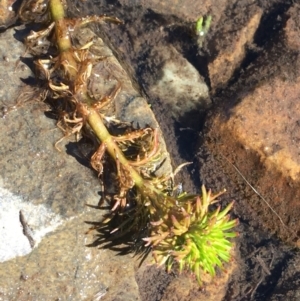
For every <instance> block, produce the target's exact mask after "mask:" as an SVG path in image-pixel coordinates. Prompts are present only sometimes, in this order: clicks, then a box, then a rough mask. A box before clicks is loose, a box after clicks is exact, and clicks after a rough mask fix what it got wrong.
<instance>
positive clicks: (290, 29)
mask: <svg viewBox="0 0 300 301" xmlns="http://www.w3.org/2000/svg"><path fill="white" fill-rule="evenodd" d="M299 13H300V6H299V4H294V5H293V6H292V7H291V8H290V9H289V11H288V12H287V15H288V17H289V19H288V20H287V22H286V26H285V28H284V31H285V35H286V41H287V44H288V46H289V47H290V48H291V49H293V50H295V51H298V50H299V48H300V34H299V27H300V25H299V18H298V16H299Z"/></svg>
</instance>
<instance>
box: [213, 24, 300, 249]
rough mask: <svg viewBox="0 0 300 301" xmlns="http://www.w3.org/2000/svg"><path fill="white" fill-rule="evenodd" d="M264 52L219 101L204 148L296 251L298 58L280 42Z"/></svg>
mask: <svg viewBox="0 0 300 301" xmlns="http://www.w3.org/2000/svg"><path fill="white" fill-rule="evenodd" d="M287 34H288V33H287V29H285V35H287ZM269 48H270V49H269V52H268V53H267V54H264V55H262V56H261V57H260V58H259V60H258V61H257V62H255V64H254V65H253V66H252V67H251V68H249V69H248V70H247V72H246V73H245V74H244V75H243V76H242V77H241V78H240V80H239V82H238V83H237V84H236V85H235V86H234V87H232V88H231V91H230V92H229V93H228V94H227V96H223V97H224V98H223V101H224V103H223V105H222V106H221V108H220V110H218V113H217V114H216V115H215V116H214V117H213V118H212V123H211V124H209V125H208V127H209V130H208V132H209V134H208V135H209V137H210V140H208V141H209V142H208V144H207V145H208V146H209V149H210V150H211V151H212V152H213V153H214V154H217V153H219V154H221V155H222V156H223V157H225V158H227V160H228V161H229V162H230V163H232V164H234V166H235V167H236V168H238V170H239V171H240V173H241V175H242V176H243V178H244V181H245V182H246V181H247V182H248V185H250V184H251V185H252V188H253V189H252V190H253V193H256V197H257V198H258V199H259V200H260V201H256V202H255V203H251V206H252V207H254V211H255V214H257V215H258V216H259V220H260V222H261V223H262V224H264V225H265V226H266V227H268V228H269V229H271V230H272V231H273V232H275V233H276V234H277V235H279V237H280V238H281V239H283V240H285V241H286V242H288V243H292V244H294V245H296V246H299V245H300V235H299V227H300V220H299V215H298V211H299V206H300V205H299V202H298V200H299V198H300V189H299V183H300V155H299V141H300V127H299V120H300V113H299V112H300V107H299V101H298V100H299V98H300V92H299V88H298V87H299V83H300V73H299V64H300V57H299V53H295V52H294V51H292V50H290V49H288V48H287V47H286V46H284V44H283V42H282V40H281V39H274V42H273V44H272V45H270V46H269ZM246 87H247V88H246ZM225 99H226V100H225ZM232 168H233V167H232V166H230V164H227V168H226V169H232ZM228 172H229V171H228ZM229 173H230V172H229ZM297 208H298V209H297Z"/></svg>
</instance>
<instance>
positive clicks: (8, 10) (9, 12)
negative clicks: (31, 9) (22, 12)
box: [0, 0, 17, 29]
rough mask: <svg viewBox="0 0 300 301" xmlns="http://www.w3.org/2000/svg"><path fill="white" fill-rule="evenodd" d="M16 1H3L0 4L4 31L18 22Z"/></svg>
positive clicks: (0, 22)
mask: <svg viewBox="0 0 300 301" xmlns="http://www.w3.org/2000/svg"><path fill="white" fill-rule="evenodd" d="M16 2H17V1H16V0H3V1H1V2H0V29H4V28H6V27H8V26H10V25H11V24H13V23H14V22H15V21H16V12H15V11H14V7H15V4H16Z"/></svg>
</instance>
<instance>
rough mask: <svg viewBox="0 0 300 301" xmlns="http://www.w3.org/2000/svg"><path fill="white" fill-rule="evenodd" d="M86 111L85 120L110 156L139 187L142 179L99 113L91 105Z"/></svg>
mask: <svg viewBox="0 0 300 301" xmlns="http://www.w3.org/2000/svg"><path fill="white" fill-rule="evenodd" d="M88 111H89V114H88V116H87V122H88V124H89V125H90V127H91V128H92V129H93V131H94V133H95V135H96V136H97V137H98V139H99V140H100V141H101V142H102V143H104V144H105V145H106V149H107V151H108V153H109V154H110V156H111V157H112V158H113V159H114V160H119V162H120V163H121V164H122V165H123V166H124V167H125V168H126V169H127V170H128V171H129V172H130V175H131V177H132V179H133V180H134V182H135V185H136V186H137V187H139V188H141V187H142V186H143V185H144V179H143V178H142V177H141V176H140V174H139V173H138V172H137V171H136V170H135V169H134V168H133V167H132V166H130V164H129V162H128V160H127V159H126V158H125V156H124V154H123V152H122V151H121V150H120V148H119V147H118V145H117V144H116V143H115V141H114V140H113V137H112V136H111V135H110V133H109V132H108V130H107V128H106V126H105V125H104V123H103V120H102V118H101V116H100V115H99V113H98V112H97V111H96V110H95V109H93V108H91V107H89V108H88Z"/></svg>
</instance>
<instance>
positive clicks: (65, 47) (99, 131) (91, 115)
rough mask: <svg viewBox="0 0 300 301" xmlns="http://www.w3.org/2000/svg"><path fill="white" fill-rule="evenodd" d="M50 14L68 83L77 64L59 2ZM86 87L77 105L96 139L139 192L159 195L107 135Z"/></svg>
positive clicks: (57, 0)
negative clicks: (65, 66) (145, 191)
mask: <svg viewBox="0 0 300 301" xmlns="http://www.w3.org/2000/svg"><path fill="white" fill-rule="evenodd" d="M50 13H51V16H52V19H53V21H55V33H56V38H57V45H58V49H59V52H60V59H61V60H62V61H63V62H67V63H68V66H69V68H66V74H67V76H68V77H69V80H70V81H73V82H74V81H75V80H76V78H77V76H78V71H77V70H78V68H77V67H78V66H77V65H78V64H77V63H76V61H75V60H74V57H73V50H72V43H71V40H70V37H69V34H68V31H67V26H66V21H65V20H64V16H65V14H64V7H63V5H62V1H61V0H50ZM85 88H86V87H82V88H81V89H80V91H79V92H78V93H79V94H81V97H78V99H83V101H84V103H79V106H80V107H81V110H80V111H81V112H84V113H83V115H85V116H86V117H87V122H88V124H89V125H90V127H91V128H92V130H93V131H94V133H95V135H96V136H97V138H98V139H99V140H100V141H101V142H102V143H104V144H105V145H106V149H107V152H108V153H109V154H110V156H111V157H112V158H113V159H114V160H115V161H117V160H118V161H119V162H120V164H122V165H123V167H125V168H126V170H128V171H129V173H130V176H131V178H132V180H133V181H134V183H135V185H136V186H137V187H138V188H139V189H140V190H141V191H144V190H148V189H150V190H151V191H152V192H154V193H160V194H161V192H159V191H158V190H157V189H156V188H155V187H154V186H153V185H151V184H149V185H148V184H147V183H146V181H145V180H144V179H143V177H142V176H141V175H140V174H139V172H138V171H137V170H136V169H135V168H134V167H132V166H131V165H130V164H129V162H128V160H127V159H126V157H125V156H124V154H123V152H122V151H121V150H120V148H119V147H118V145H117V144H116V142H115V141H114V139H113V137H112V136H111V135H110V134H109V132H108V130H107V128H106V126H105V125H104V123H103V120H102V118H101V116H100V115H99V113H98V112H97V111H96V110H95V109H94V108H93V107H92V106H91V104H90V103H91V102H90V99H89V96H88V94H87V92H86V91H85V90H86V89H85Z"/></svg>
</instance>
